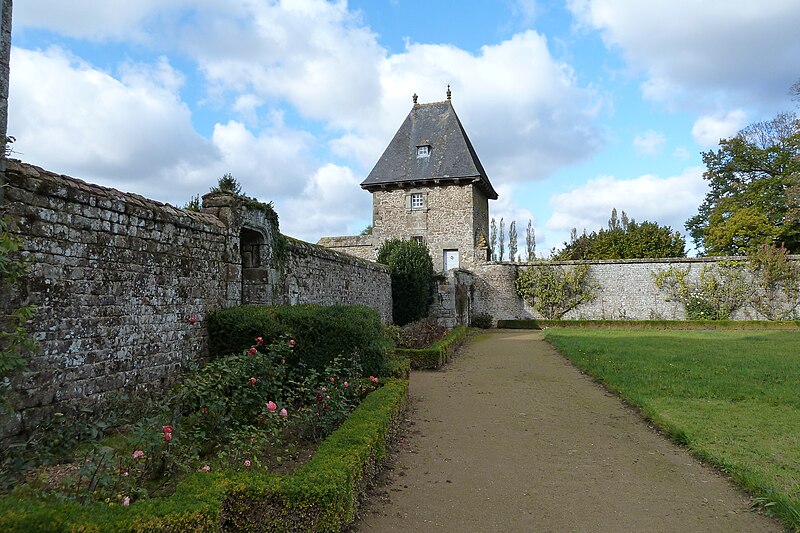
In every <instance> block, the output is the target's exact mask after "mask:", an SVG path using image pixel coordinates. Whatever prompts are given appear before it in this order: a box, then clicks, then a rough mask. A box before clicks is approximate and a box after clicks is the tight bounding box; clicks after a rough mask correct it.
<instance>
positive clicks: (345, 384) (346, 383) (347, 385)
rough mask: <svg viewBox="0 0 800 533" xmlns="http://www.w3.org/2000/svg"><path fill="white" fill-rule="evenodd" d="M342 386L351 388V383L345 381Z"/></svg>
mask: <svg viewBox="0 0 800 533" xmlns="http://www.w3.org/2000/svg"><path fill="white" fill-rule="evenodd" d="M342 385H344V386H345V388H347V387H349V386H350V383H348V382H347V381H345V382H344V383H342Z"/></svg>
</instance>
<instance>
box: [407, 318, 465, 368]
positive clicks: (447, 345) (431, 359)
mask: <svg viewBox="0 0 800 533" xmlns="http://www.w3.org/2000/svg"><path fill="white" fill-rule="evenodd" d="M468 331H469V330H467V328H465V327H464V326H457V327H455V328H453V330H452V331H451V332H450V333H448V334H447V335H446V336H445V337H444V338H443V339H442V340H440V341H438V342H436V343H434V344H432V345H431V346H430V347H429V348H422V349H418V350H415V349H404V348H398V349H396V350H395V355H396V356H404V357H408V358H409V359H410V361H411V368H413V369H415V370H422V369H435V368H439V367H441V366H442V365H444V364H446V363H449V362H450V359H451V357H452V354H453V352H454V351H455V349H456V348H457V347H458V346H459V345H460V344H461V341H462V340H463V339H464V337H466V336H467V333H468Z"/></svg>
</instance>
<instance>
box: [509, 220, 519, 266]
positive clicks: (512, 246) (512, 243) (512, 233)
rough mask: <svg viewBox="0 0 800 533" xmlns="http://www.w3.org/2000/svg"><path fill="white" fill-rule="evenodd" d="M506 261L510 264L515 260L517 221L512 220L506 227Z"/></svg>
mask: <svg viewBox="0 0 800 533" xmlns="http://www.w3.org/2000/svg"><path fill="white" fill-rule="evenodd" d="M508 260H509V261H511V262H512V263H513V262H514V261H516V260H517V221H516V220H512V221H511V225H510V226H509V227H508Z"/></svg>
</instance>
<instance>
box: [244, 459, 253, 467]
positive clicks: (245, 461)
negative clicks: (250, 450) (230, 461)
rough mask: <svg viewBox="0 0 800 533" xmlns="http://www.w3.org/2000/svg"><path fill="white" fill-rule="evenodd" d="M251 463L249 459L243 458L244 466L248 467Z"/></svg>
mask: <svg viewBox="0 0 800 533" xmlns="http://www.w3.org/2000/svg"><path fill="white" fill-rule="evenodd" d="M252 464H253V463H251V462H250V459H245V460H244V466H245V467H247V468H250V466H251V465H252Z"/></svg>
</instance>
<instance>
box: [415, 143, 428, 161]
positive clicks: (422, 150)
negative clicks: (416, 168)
mask: <svg viewBox="0 0 800 533" xmlns="http://www.w3.org/2000/svg"><path fill="white" fill-rule="evenodd" d="M430 155H431V147H430V145H429V144H421V145H419V146H417V159H419V158H420V157H428V156H430Z"/></svg>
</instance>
